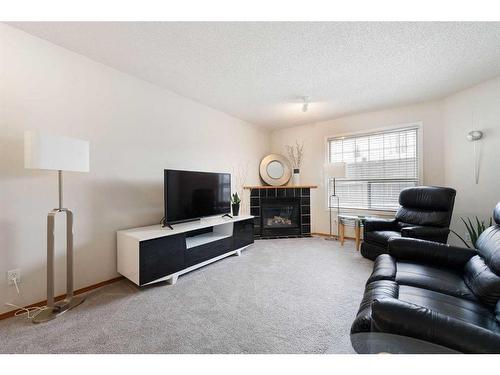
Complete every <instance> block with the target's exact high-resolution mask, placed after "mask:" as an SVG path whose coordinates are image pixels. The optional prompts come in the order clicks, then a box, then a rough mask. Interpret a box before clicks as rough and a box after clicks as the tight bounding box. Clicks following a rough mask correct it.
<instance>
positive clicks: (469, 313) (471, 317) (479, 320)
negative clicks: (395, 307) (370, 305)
mask: <svg viewBox="0 0 500 375" xmlns="http://www.w3.org/2000/svg"><path fill="white" fill-rule="evenodd" d="M398 299H399V300H400V301H404V302H408V303H413V304H415V305H418V306H422V307H426V308H428V309H430V310H432V311H435V312H437V313H440V314H443V315H446V316H449V317H452V318H455V319H459V320H462V321H464V322H467V323H470V324H473V325H475V326H478V327H482V328H485V329H487V330H490V331H493V332H497V333H500V324H499V323H498V322H497V321H496V319H495V315H494V314H493V311H492V310H489V309H488V308H486V307H485V306H483V305H481V304H480V302H473V301H469V300H465V299H462V298H457V297H453V296H450V295H447V294H443V293H439V292H435V291H432V290H427V289H423V288H417V287H412V286H405V285H400V286H399V297H398Z"/></svg>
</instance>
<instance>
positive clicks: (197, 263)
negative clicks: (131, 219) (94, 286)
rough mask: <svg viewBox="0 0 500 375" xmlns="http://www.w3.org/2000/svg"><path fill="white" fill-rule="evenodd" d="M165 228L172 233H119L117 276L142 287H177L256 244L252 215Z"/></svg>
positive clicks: (158, 230)
mask: <svg viewBox="0 0 500 375" xmlns="http://www.w3.org/2000/svg"><path fill="white" fill-rule="evenodd" d="M227 216H229V215H227ZM229 217H230V216H229ZM163 225H164V226H169V227H170V229H166V228H164V227H163V226H162V225H152V226H149V227H142V228H133V229H127V230H121V231H118V232H117V269H118V272H119V273H120V274H122V275H123V276H125V277H126V278H128V279H129V280H131V281H133V282H134V283H135V284H137V285H139V286H144V285H148V284H153V283H156V282H160V281H167V282H168V283H169V284H175V283H176V281H177V278H178V277H179V276H180V275H183V274H185V273H187V272H190V271H192V270H195V269H197V268H200V267H203V266H205V265H207V264H210V263H213V262H215V261H217V260H219V259H222V258H225V257H228V256H230V255H241V250H243V249H245V248H246V247H248V246H249V245H250V244H252V243H253V241H254V240H253V232H254V218H253V216H251V215H240V216H236V217H234V218H232V217H230V218H223V217H220V216H218V217H217V216H215V217H209V218H204V219H203V220H201V221H200V220H198V221H195V222H187V223H179V224H176V225H175V226H174V227H171V226H170V225H169V224H167V223H165V222H164V223H163Z"/></svg>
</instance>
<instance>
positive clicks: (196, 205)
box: [164, 169, 231, 224]
mask: <svg viewBox="0 0 500 375" xmlns="http://www.w3.org/2000/svg"><path fill="white" fill-rule="evenodd" d="M164 176H165V184H164V195H165V221H166V222H167V223H169V224H172V223H179V222H182V221H189V220H195V219H199V218H202V217H205V216H215V215H223V214H227V213H229V212H230V210H231V202H230V199H231V175H230V174H229V173H210V172H192V171H177V170H173V169H165V173H164Z"/></svg>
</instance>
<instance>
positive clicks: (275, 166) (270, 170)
mask: <svg viewBox="0 0 500 375" xmlns="http://www.w3.org/2000/svg"><path fill="white" fill-rule="evenodd" d="M266 169H267V174H268V176H269V177H271V178H274V179H275V180H277V179H280V178H281V177H283V173H285V168H283V164H281V163H280V162H279V161H278V160H273V161H272V162H270V163H269V164H268V165H267V168H266Z"/></svg>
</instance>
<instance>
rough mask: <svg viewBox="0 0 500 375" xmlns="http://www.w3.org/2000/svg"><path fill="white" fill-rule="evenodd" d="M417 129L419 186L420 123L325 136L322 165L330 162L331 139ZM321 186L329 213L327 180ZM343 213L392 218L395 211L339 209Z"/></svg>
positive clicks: (421, 164) (421, 170) (421, 157)
mask: <svg viewBox="0 0 500 375" xmlns="http://www.w3.org/2000/svg"><path fill="white" fill-rule="evenodd" d="M415 128H416V129H417V149H418V153H417V154H418V155H417V157H418V184H419V185H421V184H422V182H423V176H424V153H423V149H424V148H423V138H424V137H423V135H424V134H423V133H424V126H423V122H422V121H416V122H409V123H399V124H393V125H387V126H383V127H377V128H369V129H363V130H357V131H353V132H343V133H337V134H332V135H328V136H325V140H324V145H325V152H324V155H325V161H324V163H329V162H330V159H329V158H330V154H329V153H330V148H329V141H330V140H331V139H332V138H340V137H355V136H360V135H365V134H366V135H369V134H373V133H383V132H387V131H394V130H399V129H400V130H404V129H415ZM323 186H324V190H325V211H329V210H330V208H329V198H330V197H329V192H328V178H326V177H324V178H323ZM340 209H341V211H342V212H343V213H350V214H358V213H359V214H363V215H366V214H372V215H380V216H392V215H393V214H394V213H395V212H396V211H397V210H396V209H394V210H374V209H367V208H342V207H341V208H340Z"/></svg>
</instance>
